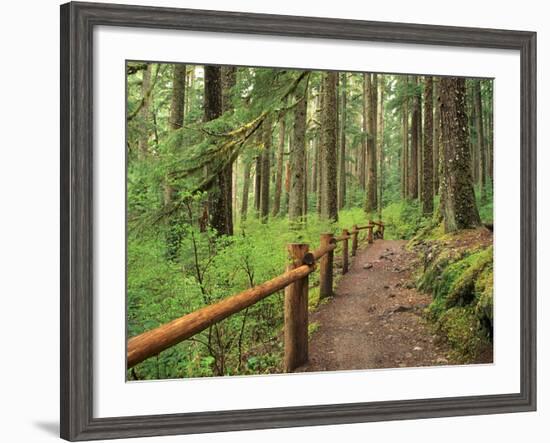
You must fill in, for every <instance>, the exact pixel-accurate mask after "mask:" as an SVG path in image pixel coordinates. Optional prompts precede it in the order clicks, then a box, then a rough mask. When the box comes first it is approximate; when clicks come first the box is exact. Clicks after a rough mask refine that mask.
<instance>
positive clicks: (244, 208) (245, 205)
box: [241, 160, 252, 221]
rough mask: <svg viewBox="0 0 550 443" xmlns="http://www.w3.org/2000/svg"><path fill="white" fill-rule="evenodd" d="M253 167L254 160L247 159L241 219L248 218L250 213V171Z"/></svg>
mask: <svg viewBox="0 0 550 443" xmlns="http://www.w3.org/2000/svg"><path fill="white" fill-rule="evenodd" d="M251 169H252V160H245V162H244V172H243V199H242V203H241V221H245V220H246V215H247V213H248V194H249V193H250V171H251Z"/></svg>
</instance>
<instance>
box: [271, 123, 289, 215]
mask: <svg viewBox="0 0 550 443" xmlns="http://www.w3.org/2000/svg"><path fill="white" fill-rule="evenodd" d="M285 137H286V119H285V116H282V117H281V118H280V119H279V145H278V150H277V174H276V176H275V195H274V196H273V213H272V214H273V217H276V216H277V215H279V212H280V211H281V194H282V190H283V161H284V155H285Z"/></svg>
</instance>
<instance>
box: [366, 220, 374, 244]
mask: <svg viewBox="0 0 550 443" xmlns="http://www.w3.org/2000/svg"><path fill="white" fill-rule="evenodd" d="M373 227H374V224H373V223H372V220H369V225H368V226H367V241H368V242H369V244H371V243H373V242H374V237H373V235H372V228H373Z"/></svg>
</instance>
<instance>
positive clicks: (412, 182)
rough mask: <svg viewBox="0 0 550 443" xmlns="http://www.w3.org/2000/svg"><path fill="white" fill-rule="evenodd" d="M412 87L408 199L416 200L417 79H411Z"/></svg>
mask: <svg viewBox="0 0 550 443" xmlns="http://www.w3.org/2000/svg"><path fill="white" fill-rule="evenodd" d="M412 83H413V87H414V96H413V100H412V103H413V109H412V116H411V149H410V150H411V159H410V160H411V163H410V173H409V193H408V194H409V198H412V199H416V198H418V151H419V149H418V148H419V140H418V134H419V132H418V126H419V125H420V99H419V96H418V93H417V91H416V88H417V87H418V78H417V77H416V76H414V77H413V82H412Z"/></svg>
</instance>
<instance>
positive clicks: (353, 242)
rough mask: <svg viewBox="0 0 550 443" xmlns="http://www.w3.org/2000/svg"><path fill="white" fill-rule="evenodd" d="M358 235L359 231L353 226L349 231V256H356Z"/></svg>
mask: <svg viewBox="0 0 550 443" xmlns="http://www.w3.org/2000/svg"><path fill="white" fill-rule="evenodd" d="M358 234H359V230H358V229H357V225H353V229H352V231H351V236H352V237H351V256H352V257H355V254H357V235H358Z"/></svg>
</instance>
